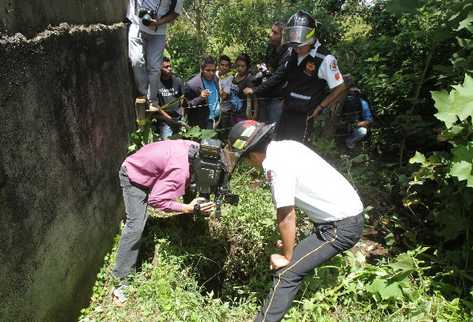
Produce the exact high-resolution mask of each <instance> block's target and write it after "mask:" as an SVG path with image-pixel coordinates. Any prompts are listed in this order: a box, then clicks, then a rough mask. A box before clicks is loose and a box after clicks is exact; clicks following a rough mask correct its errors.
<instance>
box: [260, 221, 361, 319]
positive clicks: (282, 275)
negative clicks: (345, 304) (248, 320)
mask: <svg viewBox="0 0 473 322" xmlns="http://www.w3.org/2000/svg"><path fill="white" fill-rule="evenodd" d="M362 231H363V215H362V214H360V215H357V216H354V217H349V218H346V219H343V220H340V221H337V222H333V223H327V224H317V225H316V227H315V229H314V232H313V233H312V234H311V235H310V236H308V237H307V238H305V239H304V240H303V241H301V242H300V243H299V244H298V245H297V246H296V248H295V249H294V255H293V258H292V260H291V262H290V263H289V265H288V266H285V267H283V268H280V269H278V270H276V271H275V272H274V274H273V287H272V289H271V291H270V293H269V295H268V297H267V298H266V300H265V302H264V304H263V307H262V309H261V311H260V312H259V313H258V315H257V316H256V319H255V321H257V322H262V321H264V322H273V321H281V320H282V318H283V317H284V314H286V312H287V311H288V310H289V307H290V306H291V303H292V301H293V300H294V298H295V296H296V294H297V292H298V291H299V288H300V286H301V283H302V279H303V278H304V276H306V275H307V274H309V273H311V272H312V271H313V270H314V268H316V267H317V266H319V265H321V264H322V263H324V262H326V261H327V260H329V259H330V258H332V257H333V256H335V255H337V254H338V253H341V252H343V251H345V250H347V249H350V248H351V247H353V246H354V245H355V244H356V243H357V242H358V240H359V239H360V237H361V233H362Z"/></svg>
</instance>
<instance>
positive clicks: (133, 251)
mask: <svg viewBox="0 0 473 322" xmlns="http://www.w3.org/2000/svg"><path fill="white" fill-rule="evenodd" d="M119 177H120V186H121V187H122V190H123V200H124V202H125V211H126V222H125V227H124V228H123V231H122V235H121V237H120V244H119V246H118V254H117V258H116V260H115V267H114V268H113V275H114V276H115V277H117V278H119V279H121V278H124V277H126V276H127V275H128V274H130V273H131V272H132V271H134V268H135V266H136V260H137V259H138V252H139V250H140V240H141V235H142V234H143V230H144V228H145V224H146V219H148V215H147V211H146V210H147V208H148V193H147V192H146V191H145V190H143V189H140V188H139V187H137V186H135V185H133V184H132V183H131V182H130V179H129V178H128V174H127V172H126V168H125V167H122V168H121V169H120V171H119Z"/></svg>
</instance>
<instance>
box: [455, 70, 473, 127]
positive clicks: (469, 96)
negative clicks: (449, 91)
mask: <svg viewBox="0 0 473 322" xmlns="http://www.w3.org/2000/svg"><path fill="white" fill-rule="evenodd" d="M453 88H454V89H455V90H456V91H454V93H455V94H454V102H453V104H454V105H455V108H454V109H455V110H459V113H458V118H459V119H460V120H462V121H464V120H466V119H467V118H468V117H473V78H472V77H471V76H469V75H465V81H464V83H463V85H455V86H453Z"/></svg>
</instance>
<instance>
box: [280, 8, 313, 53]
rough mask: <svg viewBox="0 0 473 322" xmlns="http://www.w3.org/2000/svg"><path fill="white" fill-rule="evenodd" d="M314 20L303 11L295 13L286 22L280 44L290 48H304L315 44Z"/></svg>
mask: <svg viewBox="0 0 473 322" xmlns="http://www.w3.org/2000/svg"><path fill="white" fill-rule="evenodd" d="M316 25H317V23H316V21H315V19H314V18H313V17H312V16H311V15H310V14H308V13H307V12H305V11H303V10H299V11H297V12H296V13H295V14H293V15H292V16H291V18H289V20H288V21H287V25H286V28H284V33H283V36H282V37H283V38H282V43H283V44H287V45H288V46H290V47H298V46H304V45H308V44H313V43H314V42H315V27H316Z"/></svg>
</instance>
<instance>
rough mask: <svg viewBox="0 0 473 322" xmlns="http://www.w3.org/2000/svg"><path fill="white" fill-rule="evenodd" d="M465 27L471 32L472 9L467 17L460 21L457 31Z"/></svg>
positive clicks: (472, 29) (472, 26) (472, 22)
mask: <svg viewBox="0 0 473 322" xmlns="http://www.w3.org/2000/svg"><path fill="white" fill-rule="evenodd" d="M462 29H466V30H468V31H469V32H471V33H473V11H471V12H470V13H469V14H468V17H466V18H465V19H463V20H462V21H460V24H459V26H458V29H457V31H460V30H462Z"/></svg>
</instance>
